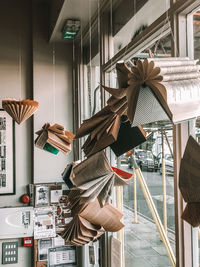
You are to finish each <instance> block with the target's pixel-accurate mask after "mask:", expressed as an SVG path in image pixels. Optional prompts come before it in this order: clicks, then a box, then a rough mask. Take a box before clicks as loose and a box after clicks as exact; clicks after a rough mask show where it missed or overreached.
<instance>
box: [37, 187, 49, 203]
mask: <svg viewBox="0 0 200 267" xmlns="http://www.w3.org/2000/svg"><path fill="white" fill-rule="evenodd" d="M49 203H50V202H49V186H48V185H36V186H35V207H43V206H49Z"/></svg>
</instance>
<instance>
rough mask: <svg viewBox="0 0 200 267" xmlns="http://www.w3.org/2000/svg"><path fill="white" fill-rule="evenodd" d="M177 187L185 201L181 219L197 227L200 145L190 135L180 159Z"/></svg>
mask: <svg viewBox="0 0 200 267" xmlns="http://www.w3.org/2000/svg"><path fill="white" fill-rule="evenodd" d="M179 188H180V191H181V193H182V196H183V199H184V200H185V202H187V205H186V208H185V210H184V212H183V214H182V219H184V220H185V221H187V222H188V223H189V224H191V225H192V226H193V227H197V226H199V225H200V193H199V192H200V145H199V144H198V143H197V142H196V140H195V139H194V138H193V137H192V136H190V137H189V139H188V142H187V145H186V148H185V152H184V155H183V158H182V160H181V166H180V172H179Z"/></svg>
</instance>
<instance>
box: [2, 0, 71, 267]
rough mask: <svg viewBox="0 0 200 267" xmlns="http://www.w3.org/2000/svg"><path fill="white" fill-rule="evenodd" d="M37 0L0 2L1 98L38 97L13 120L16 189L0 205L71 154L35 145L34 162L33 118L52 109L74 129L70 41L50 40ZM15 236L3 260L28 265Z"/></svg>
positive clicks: (37, 123)
mask: <svg viewBox="0 0 200 267" xmlns="http://www.w3.org/2000/svg"><path fill="white" fill-rule="evenodd" d="M36 2H37V1H33V3H34V9H32V1H26V0H18V1H13V0H7V1H1V3H0V103H1V100H2V99H3V98H6V97H11V98H17V99H21V98H32V95H34V98H35V99H36V100H38V101H39V103H40V106H39V110H38V112H37V113H36V115H35V116H34V117H32V118H30V119H29V120H27V121H26V122H24V123H23V124H22V125H21V126H19V125H17V124H15V132H16V134H15V143H16V157H15V159H16V195H12V196H0V207H4V206H21V205H22V204H21V203H20V201H19V198H20V196H21V195H22V194H24V193H25V192H26V186H27V184H29V183H31V182H32V181H33V172H34V174H35V175H34V178H36V179H35V180H36V181H44V180H45V181H49V180H54V178H55V179H56V178H57V180H58V178H59V177H60V173H61V172H62V170H63V169H64V167H65V165H66V163H67V162H68V161H70V160H71V159H72V155H70V156H69V157H65V156H62V155H59V156H58V157H54V158H53V155H47V154H48V153H45V152H43V151H40V150H39V149H35V153H34V158H35V164H33V152H34V145H33V138H35V137H36V136H35V135H34V136H33V124H34V131H36V130H38V129H40V127H41V126H42V125H43V123H45V122H47V121H49V122H51V121H52V122H54V113H55V120H56V122H58V123H61V124H63V125H65V126H66V128H67V129H69V130H72V78H71V77H72V69H71V64H72V47H71V45H66V44H54V45H50V44H49V43H48V5H47V4H46V1H41V2H42V6H40V5H39V6H38V4H37V3H36ZM39 3H40V1H39ZM40 7H41V8H40ZM35 8H36V9H35ZM38 8H39V9H38ZM35 11H37V17H35V13H34V12H35ZM42 12H43V13H44V14H43V13H42ZM32 15H33V16H32ZM41 18H42V20H41ZM32 19H33V25H32ZM32 26H33V28H32ZM32 29H33V32H32ZM53 46H54V52H55V64H54V66H53V62H52V53H53V52H52V49H53ZM52 77H54V78H55V79H54V80H55V82H54V83H53V81H52ZM53 84H54V89H55V94H56V98H55V99H54V93H53V89H52V88H53V87H52V85H53ZM54 102H55V103H56V108H55V112H54V108H53V107H54V105H53V103H54ZM42 179H43V180H42ZM54 181H55V180H54ZM0 231H1V230H0ZM3 241H5V240H1V241H0V266H3V265H2V264H1V259H2V255H1V251H2V242H3ZM18 241H19V255H18V256H19V259H18V264H12V265H7V266H8V267H9V266H11V267H30V266H31V264H32V257H31V254H32V250H31V249H30V248H24V247H23V246H22V240H21V239H18Z"/></svg>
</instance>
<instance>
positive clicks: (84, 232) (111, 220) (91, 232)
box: [61, 197, 124, 246]
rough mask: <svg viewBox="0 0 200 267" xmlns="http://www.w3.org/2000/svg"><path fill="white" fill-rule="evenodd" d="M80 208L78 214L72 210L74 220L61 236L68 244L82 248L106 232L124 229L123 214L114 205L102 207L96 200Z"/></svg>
mask: <svg viewBox="0 0 200 267" xmlns="http://www.w3.org/2000/svg"><path fill="white" fill-rule="evenodd" d="M74 198H75V197H74ZM78 207H79V209H76V212H75V211H74V210H73V208H72V216H73V218H72V220H71V221H70V223H68V224H67V225H66V227H65V230H64V231H63V232H62V234H61V236H62V238H64V239H65V242H66V244H73V245H77V246H81V245H84V244H87V243H89V242H90V241H94V240H95V239H97V238H98V237H99V236H101V235H102V234H103V233H104V232H105V231H109V232H117V231H119V230H120V229H122V228H123V227H124V224H123V223H122V222H121V218H122V216H123V214H122V212H121V211H120V210H119V209H117V208H116V207H114V206H113V205H112V204H109V203H106V204H105V205H104V206H103V207H100V204H99V202H98V200H95V201H94V202H92V203H89V204H85V205H80V206H78Z"/></svg>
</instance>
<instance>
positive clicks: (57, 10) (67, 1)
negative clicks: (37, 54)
mask: <svg viewBox="0 0 200 267" xmlns="http://www.w3.org/2000/svg"><path fill="white" fill-rule="evenodd" d="M98 1H99V2H100V0H63V2H62V4H60V3H61V1H60V0H53V1H52V4H51V24H52V27H51V32H50V42H66V41H67V42H70V40H64V39H63V38H62V30H63V27H64V25H65V21H66V20H67V19H76V20H80V22H81V29H82V31H83V30H84V28H85V27H86V25H87V24H88V23H89V21H90V18H91V17H92V15H93V14H94V13H95V11H97V10H98ZM80 34H81V30H80V32H79V35H80Z"/></svg>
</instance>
